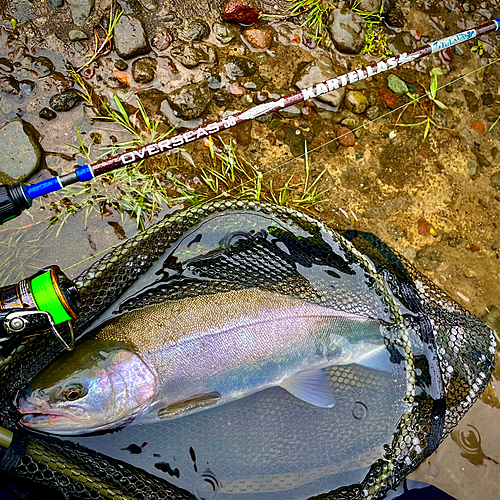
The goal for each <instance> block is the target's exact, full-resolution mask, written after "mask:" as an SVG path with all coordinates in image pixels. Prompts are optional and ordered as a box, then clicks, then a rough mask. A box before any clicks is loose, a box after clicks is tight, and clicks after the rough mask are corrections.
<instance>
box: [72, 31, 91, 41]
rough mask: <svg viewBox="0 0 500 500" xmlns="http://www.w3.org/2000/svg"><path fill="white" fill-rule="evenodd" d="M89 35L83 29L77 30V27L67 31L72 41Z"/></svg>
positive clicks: (85, 38) (83, 38) (84, 38)
mask: <svg viewBox="0 0 500 500" xmlns="http://www.w3.org/2000/svg"><path fill="white" fill-rule="evenodd" d="M88 37H89V36H88V35H87V33H85V31H82V30H79V29H72V30H69V31H68V38H69V39H70V40H71V41H72V42H77V41H78V40H87V38H88Z"/></svg>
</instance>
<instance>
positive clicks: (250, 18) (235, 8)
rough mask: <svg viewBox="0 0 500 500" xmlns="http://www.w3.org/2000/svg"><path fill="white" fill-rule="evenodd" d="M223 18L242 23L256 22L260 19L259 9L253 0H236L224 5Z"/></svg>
mask: <svg viewBox="0 0 500 500" xmlns="http://www.w3.org/2000/svg"><path fill="white" fill-rule="evenodd" d="M222 19H224V21H235V22H237V23H240V24H247V25H250V24H255V23H256V22H257V21H258V20H259V10H258V9H257V6H256V5H255V4H254V3H253V2H247V1H245V0H235V1H233V2H227V3H226V5H224V9H223V10H222Z"/></svg>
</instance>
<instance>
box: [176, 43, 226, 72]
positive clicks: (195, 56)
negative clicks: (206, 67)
mask: <svg viewBox="0 0 500 500" xmlns="http://www.w3.org/2000/svg"><path fill="white" fill-rule="evenodd" d="M170 54H171V55H172V56H173V57H175V58H176V59H177V60H178V61H179V62H180V63H181V64H182V65H183V66H185V67H186V68H195V67H196V66H199V65H200V64H215V63H216V62H217V55H216V53H215V50H214V47H213V45H211V44H210V43H205V42H201V43H191V42H188V43H184V42H178V43H176V44H174V46H173V47H172V49H171V51H170Z"/></svg>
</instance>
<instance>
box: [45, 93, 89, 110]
mask: <svg viewBox="0 0 500 500" xmlns="http://www.w3.org/2000/svg"><path fill="white" fill-rule="evenodd" d="M82 101H83V96H82V94H81V93H80V92H78V90H75V89H69V90H66V91H65V92H62V93H61V94H58V95H55V96H53V97H52V98H51V99H50V101H49V104H50V107H51V108H52V109H53V110H54V111H59V112H63V111H70V110H72V109H74V108H76V107H77V106H78V105H79V104H80V103H81V102H82Z"/></svg>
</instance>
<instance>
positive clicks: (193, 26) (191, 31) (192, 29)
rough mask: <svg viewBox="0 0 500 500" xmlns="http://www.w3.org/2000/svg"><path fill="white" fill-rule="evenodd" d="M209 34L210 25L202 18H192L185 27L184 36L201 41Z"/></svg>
mask: <svg viewBox="0 0 500 500" xmlns="http://www.w3.org/2000/svg"><path fill="white" fill-rule="evenodd" d="M209 36H210V26H209V25H208V23H207V22H206V21H205V20H203V19H193V20H192V21H191V22H190V23H189V24H188V25H187V28H186V38H187V39H188V40H190V41H192V42H201V41H202V40H205V39H206V38H208V37H209Z"/></svg>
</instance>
